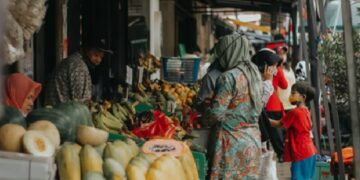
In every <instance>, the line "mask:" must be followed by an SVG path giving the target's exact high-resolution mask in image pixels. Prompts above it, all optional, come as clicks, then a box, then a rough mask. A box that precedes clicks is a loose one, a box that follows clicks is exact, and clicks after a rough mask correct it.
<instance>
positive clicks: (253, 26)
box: [225, 18, 271, 33]
mask: <svg viewBox="0 0 360 180" xmlns="http://www.w3.org/2000/svg"><path fill="white" fill-rule="evenodd" d="M225 20H226V21H230V22H232V23H234V24H235V25H237V26H243V27H248V28H250V29H253V30H257V31H262V32H268V33H269V32H271V29H270V27H269V26H258V25H256V24H252V23H247V22H242V21H239V20H237V19H229V18H227V19H225Z"/></svg>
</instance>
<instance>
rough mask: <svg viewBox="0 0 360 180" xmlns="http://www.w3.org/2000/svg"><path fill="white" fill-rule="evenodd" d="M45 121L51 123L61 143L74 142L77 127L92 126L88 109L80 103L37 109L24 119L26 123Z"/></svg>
mask: <svg viewBox="0 0 360 180" xmlns="http://www.w3.org/2000/svg"><path fill="white" fill-rule="evenodd" d="M41 120H47V121H50V122H52V123H53V124H54V125H55V126H56V128H57V129H58V130H59V132H60V139H61V143H64V142H66V141H70V142H75V141H76V135H77V128H78V126H79V125H89V126H92V124H93V122H92V118H91V113H90V111H89V109H88V108H87V107H86V106H85V105H83V104H80V103H76V102H68V103H63V104H59V105H57V106H55V107H52V108H48V107H46V108H38V109H35V110H33V111H32V112H30V113H29V114H28V116H27V117H26V121H27V122H28V123H30V124H31V123H33V122H36V121H41Z"/></svg>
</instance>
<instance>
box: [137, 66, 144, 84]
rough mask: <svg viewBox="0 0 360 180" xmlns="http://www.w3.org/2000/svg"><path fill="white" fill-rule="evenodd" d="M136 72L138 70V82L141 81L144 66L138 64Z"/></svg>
mask: <svg viewBox="0 0 360 180" xmlns="http://www.w3.org/2000/svg"><path fill="white" fill-rule="evenodd" d="M138 72H139V81H138V83H142V81H143V78H144V67H141V66H138Z"/></svg>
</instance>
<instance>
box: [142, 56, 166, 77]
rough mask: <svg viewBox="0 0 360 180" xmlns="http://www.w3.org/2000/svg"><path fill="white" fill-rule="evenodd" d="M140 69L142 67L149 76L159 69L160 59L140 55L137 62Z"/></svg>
mask: <svg viewBox="0 0 360 180" xmlns="http://www.w3.org/2000/svg"><path fill="white" fill-rule="evenodd" d="M138 64H139V66H140V67H144V70H145V71H147V72H148V73H149V74H152V73H154V72H156V70H158V69H159V68H160V67H161V61H160V59H158V58H156V57H155V56H154V55H152V54H150V53H147V54H146V55H141V56H140V58H139V61H138Z"/></svg>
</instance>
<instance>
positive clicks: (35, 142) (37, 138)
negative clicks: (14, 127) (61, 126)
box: [23, 130, 55, 157]
mask: <svg viewBox="0 0 360 180" xmlns="http://www.w3.org/2000/svg"><path fill="white" fill-rule="evenodd" d="M23 146H24V152H26V153H28V154H32V155H34V156H41V157H51V156H52V155H54V153H55V145H54V143H53V142H51V139H50V138H48V137H47V136H46V134H45V133H44V132H43V131H37V130H28V131H26V132H25V134H24V136H23Z"/></svg>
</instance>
